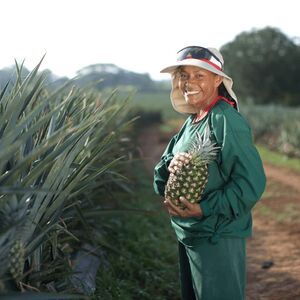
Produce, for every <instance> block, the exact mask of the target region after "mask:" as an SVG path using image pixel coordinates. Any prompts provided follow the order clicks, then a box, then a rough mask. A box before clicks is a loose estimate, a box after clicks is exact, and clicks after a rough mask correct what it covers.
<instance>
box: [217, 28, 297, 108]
mask: <svg viewBox="0 0 300 300" xmlns="http://www.w3.org/2000/svg"><path fill="white" fill-rule="evenodd" d="M221 52H222V54H223V56H224V60H225V72H227V73H228V74H230V75H231V76H232V77H233V78H234V90H235V91H236V93H237V96H238V97H239V98H241V99H244V100H246V101H247V100H248V101H252V102H254V103H262V104H266V103H275V104H282V105H293V106H296V105H300V82H299V79H300V77H299V74H300V46H298V45H297V44H296V43H295V42H294V41H293V40H292V39H290V38H288V37H287V36H285V35H284V34H283V33H282V32H281V31H280V30H279V29H277V28H272V27H266V28H264V29H261V30H252V31H250V32H242V33H241V34H239V35H238V36H237V37H236V38H235V40H234V41H232V42H230V43H227V44H225V45H224V46H223V47H222V48H221Z"/></svg>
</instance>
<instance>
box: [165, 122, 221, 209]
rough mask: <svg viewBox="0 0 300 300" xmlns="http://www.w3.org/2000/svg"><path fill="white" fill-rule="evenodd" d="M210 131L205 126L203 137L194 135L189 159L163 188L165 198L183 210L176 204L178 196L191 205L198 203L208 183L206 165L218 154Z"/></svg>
mask: <svg viewBox="0 0 300 300" xmlns="http://www.w3.org/2000/svg"><path fill="white" fill-rule="evenodd" d="M209 136H210V129H209V127H208V126H207V127H206V128H205V130H204V133H203V135H202V136H201V135H200V134H199V133H197V135H196V140H195V141H193V143H192V144H191V147H190V149H189V150H188V153H190V154H191V159H190V160H189V162H188V163H187V164H183V165H182V167H181V168H180V169H178V170H177V171H176V172H175V174H173V173H171V174H170V176H169V179H168V181H167V184H166V187H165V197H166V199H170V200H171V201H172V202H173V203H174V204H175V205H177V206H180V207H182V208H183V209H184V207H183V205H182V204H181V203H180V202H178V198H179V197H180V196H182V197H184V198H185V199H186V200H188V201H189V202H191V203H196V202H199V201H200V199H201V194H202V193H203V190H204V188H205V186H206V184H207V181H208V164H209V163H210V162H212V161H213V160H214V159H215V158H216V156H217V153H218V149H219V147H217V146H216V144H215V143H213V142H212V141H211V140H210V138H209Z"/></svg>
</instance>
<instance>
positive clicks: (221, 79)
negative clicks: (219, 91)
mask: <svg viewBox="0 0 300 300" xmlns="http://www.w3.org/2000/svg"><path fill="white" fill-rule="evenodd" d="M223 78H224V77H223V76H220V75H217V76H216V81H215V82H216V87H218V86H219V85H220V84H221V83H222V81H223Z"/></svg>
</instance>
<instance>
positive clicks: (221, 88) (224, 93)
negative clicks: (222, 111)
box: [218, 82, 235, 102]
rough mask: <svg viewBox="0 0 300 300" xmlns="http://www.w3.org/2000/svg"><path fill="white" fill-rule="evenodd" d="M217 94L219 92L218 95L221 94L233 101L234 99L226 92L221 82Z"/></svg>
mask: <svg viewBox="0 0 300 300" xmlns="http://www.w3.org/2000/svg"><path fill="white" fill-rule="evenodd" d="M218 94H219V96H223V97H225V98H227V99H228V100H231V101H234V102H235V100H234V99H233V98H232V97H231V96H230V95H229V93H228V92H227V90H226V88H225V86H224V83H223V82H222V83H221V84H220V85H219V87H218Z"/></svg>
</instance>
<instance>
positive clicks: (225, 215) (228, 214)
mask: <svg viewBox="0 0 300 300" xmlns="http://www.w3.org/2000/svg"><path fill="white" fill-rule="evenodd" d="M223 63H224V61H223V57H222V55H221V53H220V52H219V51H218V50H217V49H215V48H203V47H198V46H191V47H186V48H184V49H183V50H180V51H179V52H178V59H177V62H176V63H174V64H173V65H171V66H169V67H167V68H165V69H163V70H162V72H167V73H170V74H171V75H172V91H171V101H172V104H173V106H174V109H175V110H177V111H178V112H180V113H184V114H188V115H189V116H188V118H187V119H186V122H185V123H184V124H183V126H182V128H181V129H180V131H179V132H178V133H177V134H176V135H175V136H174V137H173V138H172V139H171V140H170V142H169V144H168V146H167V147H166V149H165V151H164V153H163V155H162V157H161V159H160V161H159V162H158V163H157V165H156V166H155V171H154V189H155V191H156V192H157V193H158V194H159V195H161V196H162V197H164V204H165V207H166V209H167V211H168V212H169V214H170V218H171V224H172V226H173V228H174V229H175V233H176V236H177V239H178V245H179V262H180V275H181V276H180V278H181V292H182V299H183V300H192V299H197V300H200V299H201V300H220V299H222V300H232V299H239V300H243V299H245V285H246V252H245V249H246V238H247V237H249V236H250V235H251V232H252V214H251V210H252V208H253V207H254V205H255V204H256V202H257V201H258V200H259V198H260V197H261V195H262V193H263V191H264V188H265V181H266V179H265V174H264V170H263V166H262V161H261V159H260V156H259V154H258V152H257V150H256V148H255V146H254V144H253V141H252V134H251V130H250V128H249V126H248V123H247V122H246V120H245V119H244V118H243V117H242V116H241V115H240V114H239V112H238V102H237V97H236V95H235V93H234V92H233V90H232V84H233V81H232V79H231V78H230V77H229V76H228V75H226V74H225V73H224V72H223V70H222V68H223ZM191 145H194V146H193V147H192V151H191V150H190V146H191ZM216 150H218V152H217V153H215V151H216ZM212 152H214V154H212ZM210 156H214V157H215V159H214V160H211V159H208V158H209V157H210ZM195 189H199V190H197V191H196V192H195ZM174 198H175V199H174ZM224 274H226V276H224Z"/></svg>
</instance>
